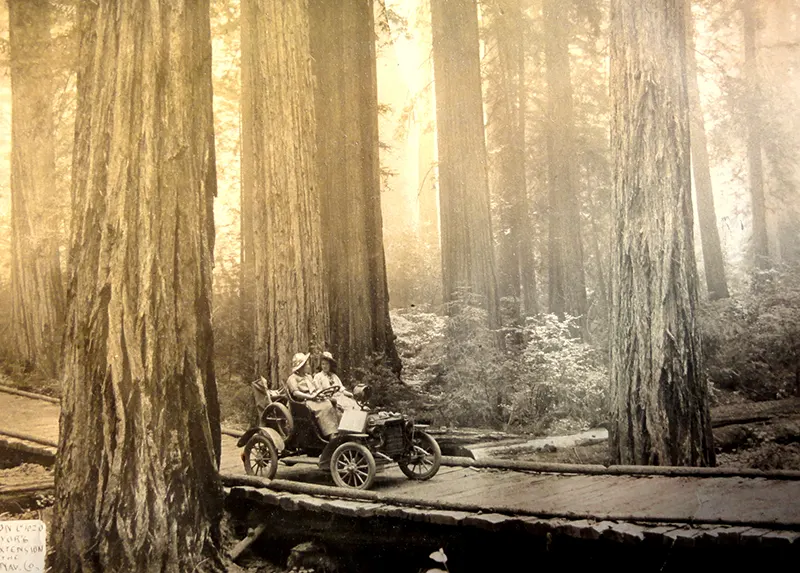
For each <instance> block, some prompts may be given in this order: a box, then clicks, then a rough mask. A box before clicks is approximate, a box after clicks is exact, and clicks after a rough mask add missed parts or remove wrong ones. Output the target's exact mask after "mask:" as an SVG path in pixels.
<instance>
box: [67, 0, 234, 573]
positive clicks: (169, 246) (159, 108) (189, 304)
mask: <svg viewBox="0 0 800 573" xmlns="http://www.w3.org/2000/svg"><path fill="white" fill-rule="evenodd" d="M79 17H80V18H79V19H80V23H79V25H80V27H81V30H82V40H81V48H80V62H81V65H82V67H81V69H80V70H79V73H78V94H79V95H78V107H77V118H76V138H75V154H74V160H73V221H74V226H73V233H72V238H71V252H70V267H69V268H70V273H69V290H68V292H69V313H68V321H67V331H66V353H65V367H64V370H65V374H64V394H63V397H62V406H61V420H60V435H59V455H58V458H57V463H56V474H55V484H56V507H55V516H54V522H53V528H52V534H53V546H54V548H55V555H54V559H53V563H52V567H53V570H55V571H64V572H70V571H75V572H78V571H80V572H86V571H97V572H99V571H164V572H167V571H169V572H172V571H185V572H187V573H189V572H192V571H202V570H222V566H221V561H220V559H219V545H220V531H219V520H220V518H221V516H222V487H221V484H220V482H219V477H218V473H217V472H218V468H219V456H220V427H219V422H220V420H219V404H218V399H217V394H216V384H215V380H214V369H213V335H212V332H211V312H210V305H211V271H212V259H213V249H214V221H213V200H214V195H215V193H216V173H215V167H214V124H213V121H212V89H211V33H210V27H209V4H208V2H207V1H198V0H184V1H170V2H151V3H149V4H148V5H147V7H146V9H143V7H142V5H141V3H140V2H134V1H132V0H125V1H120V2H117V3H110V2H103V3H99V4H94V3H90V2H83V3H81V4H80V5H79Z"/></svg>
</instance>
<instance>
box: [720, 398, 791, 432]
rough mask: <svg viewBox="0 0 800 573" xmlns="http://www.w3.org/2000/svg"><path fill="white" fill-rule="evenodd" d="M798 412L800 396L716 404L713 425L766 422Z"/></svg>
mask: <svg viewBox="0 0 800 573" xmlns="http://www.w3.org/2000/svg"><path fill="white" fill-rule="evenodd" d="M796 414H800V398H787V399H785V400H769V401H766V402H746V403H743V404H729V405H726V406H715V407H714V408H712V409H711V427H713V428H721V427H723V426H729V425H733V424H748V423H754V422H764V421H767V420H771V419H772V418H776V417H779V416H791V415H796Z"/></svg>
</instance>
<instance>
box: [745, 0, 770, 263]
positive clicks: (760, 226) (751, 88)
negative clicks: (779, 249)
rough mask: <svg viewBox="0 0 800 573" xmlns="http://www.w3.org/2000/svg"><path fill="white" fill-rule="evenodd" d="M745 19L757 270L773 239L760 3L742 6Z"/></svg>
mask: <svg viewBox="0 0 800 573" xmlns="http://www.w3.org/2000/svg"><path fill="white" fill-rule="evenodd" d="M740 5H741V11H742V19H743V30H742V31H743V41H744V75H745V83H746V90H747V99H746V103H745V109H746V112H745V116H746V122H747V123H746V129H747V165H748V173H749V178H750V201H751V209H752V225H753V239H752V241H753V242H752V245H753V246H752V250H753V257H754V259H755V265H756V268H760V269H763V268H766V267H767V266H769V264H770V253H769V239H768V236H767V207H766V199H765V194H764V165H763V161H762V151H763V148H762V143H761V140H762V127H761V122H762V118H761V115H762V110H761V86H760V79H759V74H758V62H757V57H758V54H757V51H756V27H757V22H756V20H757V13H756V12H757V10H758V2H751V1H750V0H742V1H741V2H740Z"/></svg>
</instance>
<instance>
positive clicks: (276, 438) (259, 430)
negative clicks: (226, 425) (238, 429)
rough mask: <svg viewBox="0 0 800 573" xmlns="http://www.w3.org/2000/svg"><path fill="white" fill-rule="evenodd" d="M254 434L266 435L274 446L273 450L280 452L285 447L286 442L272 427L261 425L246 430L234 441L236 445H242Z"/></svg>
mask: <svg viewBox="0 0 800 573" xmlns="http://www.w3.org/2000/svg"><path fill="white" fill-rule="evenodd" d="M255 434H264V435H266V436H267V437H268V438H269V439H270V441H272V445H273V446H275V450H276V451H277V452H278V453H280V452H282V451H283V450H284V449H285V448H286V444H285V443H284V441H283V438H281V435H280V434H279V433H278V432H276V431H275V430H273V429H272V428H265V427H263V426H255V427H253V428H250V429H249V430H247V431H246V432H245V433H244V434H242V436H241V437H240V438H239V441H238V442H236V446H237V447H239V448H241V447H244V445H245V444H247V442H249V441H250V438H252V437H253V435H255Z"/></svg>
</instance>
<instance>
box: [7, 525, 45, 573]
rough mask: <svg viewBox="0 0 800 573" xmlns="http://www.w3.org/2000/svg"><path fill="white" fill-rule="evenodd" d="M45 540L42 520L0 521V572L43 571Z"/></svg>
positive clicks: (27, 572) (35, 572) (40, 572)
mask: <svg viewBox="0 0 800 573" xmlns="http://www.w3.org/2000/svg"><path fill="white" fill-rule="evenodd" d="M46 541H47V531H46V527H45V524H44V521H41V520H39V519H30V520H22V521H0V573H6V572H7V571H20V572H25V573H43V572H44V560H45V555H46V553H47V551H46V548H45V543H46Z"/></svg>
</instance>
